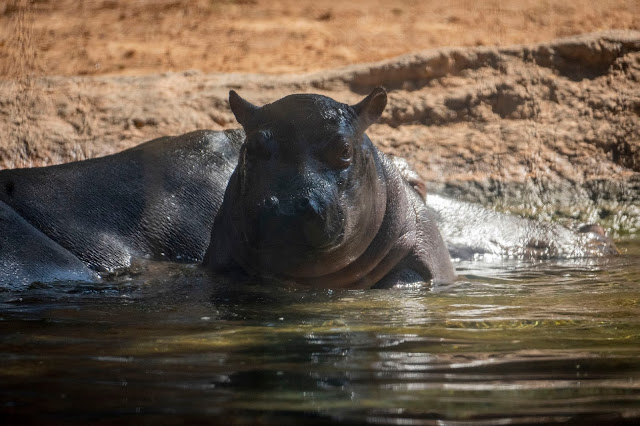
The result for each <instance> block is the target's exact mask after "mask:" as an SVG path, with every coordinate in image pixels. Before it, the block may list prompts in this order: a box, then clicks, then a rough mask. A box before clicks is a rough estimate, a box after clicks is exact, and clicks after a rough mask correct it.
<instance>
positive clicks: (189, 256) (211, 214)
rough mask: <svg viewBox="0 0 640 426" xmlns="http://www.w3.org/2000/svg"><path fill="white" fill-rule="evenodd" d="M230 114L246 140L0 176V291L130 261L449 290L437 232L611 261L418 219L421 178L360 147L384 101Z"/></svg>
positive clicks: (543, 234) (486, 225)
mask: <svg viewBox="0 0 640 426" xmlns="http://www.w3.org/2000/svg"><path fill="white" fill-rule="evenodd" d="M230 105H231V108H232V110H233V112H234V114H235V115H236V117H237V119H238V121H239V122H240V124H241V125H242V126H243V128H244V130H230V131H224V132H215V131H196V132H192V133H187V134H184V135H180V136H175V137H163V138H159V139H155V140H152V141H149V142H146V143H143V144H141V145H139V146H137V147H134V148H131V149H128V150H125V151H123V152H121V153H118V154H114V155H110V156H106V157H102V158H96V159H91V160H86V161H80V162H74V163H68V164H62V165H58V166H51V167H42V168H32V169H16V170H4V171H0V203H1V204H0V211H1V213H2V215H1V217H0V235H2V239H0V267H2V266H4V267H2V268H0V285H4V286H6V285H16V283H24V282H28V281H43V282H46V281H56V280H69V279H70V280H81V281H84V280H91V279H95V278H94V277H95V274H94V272H93V271H99V272H113V271H118V270H120V269H126V268H128V267H130V266H131V264H132V262H135V260H136V259H156V260H168V261H174V262H188V263H200V262H203V261H204V265H205V267H207V268H209V269H211V270H214V271H218V272H225V273H233V274H234V276H250V277H251V276H259V277H266V278H274V279H276V280H284V281H293V282H296V283H299V284H303V285H309V286H320V287H332V288H368V287H371V286H374V285H377V286H380V287H387V286H390V285H393V284H398V283H408V282H415V281H429V280H433V281H434V282H449V281H452V280H453V279H454V278H455V276H454V273H453V268H452V266H451V261H450V258H449V254H448V253H447V249H445V244H444V243H443V242H442V239H441V237H440V233H439V231H438V228H437V225H436V222H438V225H439V226H440V227H441V229H442V230H443V231H444V232H443V234H444V236H445V241H447V245H448V246H449V249H450V250H451V251H452V253H453V255H454V257H456V258H469V257H473V256H475V255H477V254H487V253H488V254H492V255H493V254H495V255H496V256H502V255H509V256H516V257H518V256H519V257H536V256H537V257H576V256H591V255H601V254H608V253H611V252H612V251H613V250H614V246H613V245H612V243H611V242H610V240H608V239H607V238H606V237H604V236H603V235H602V232H600V231H599V230H598V229H597V228H591V229H587V231H590V232H587V233H583V234H578V233H575V232H572V231H569V230H567V229H565V228H562V227H560V226H558V225H554V224H540V223H538V222H533V221H529V220H525V219H522V218H516V217H514V216H509V215H504V214H499V213H495V212H491V211H489V210H486V209H483V208H482V207H479V206H472V205H466V204H464V203H457V202H455V201H453V200H446V199H435V198H431V199H430V200H435V201H437V202H434V206H435V208H431V207H430V208H427V207H426V206H425V204H424V202H423V198H422V197H421V195H420V193H422V195H424V184H423V183H422V182H421V181H420V180H419V178H418V177H417V176H416V175H415V174H413V172H411V170H410V169H409V168H408V167H404V166H402V164H401V165H400V166H401V167H400V168H398V167H397V166H396V165H395V164H394V162H392V161H390V160H389V159H388V158H387V157H386V156H385V155H383V154H382V153H380V152H379V151H378V150H377V148H376V147H375V146H374V145H373V144H372V143H371V141H370V140H369V138H368V137H367V136H366V135H365V134H364V131H365V130H366V128H367V127H368V126H369V125H370V124H371V123H373V122H374V121H375V120H376V119H377V118H378V117H379V116H380V114H381V113H382V111H383V109H384V107H385V105H386V92H385V91H384V90H383V89H375V90H374V91H373V92H372V93H371V94H370V95H369V96H367V97H366V98H365V99H364V100H363V101H362V102H360V103H358V104H356V105H353V106H349V105H346V104H342V103H338V102H336V101H334V100H332V99H330V98H327V97H324V96H319V95H292V96H287V97H285V98H283V99H281V100H279V101H276V102H274V103H272V104H269V105H265V106H263V107H261V108H258V107H256V106H253V105H251V104H250V103H248V102H246V101H244V100H243V99H242V98H240V97H239V96H238V95H237V94H235V93H234V92H231V94H230ZM245 132H246V133H245ZM227 184H228V185H227ZM438 200H440V201H438ZM214 220H215V224H214ZM505 223H508V224H509V226H508V227H505V226H503V225H504V224H505ZM496 241H497V242H498V243H497V244H496ZM501 242H506V243H504V244H502V243H501ZM594 242H595V243H594ZM531 247H534V248H535V250H530V249H528V248H531ZM557 247H561V248H562V249H561V250H560V249H556V248H557ZM565 248H566V249H565Z"/></svg>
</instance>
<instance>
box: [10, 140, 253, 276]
mask: <svg viewBox="0 0 640 426" xmlns="http://www.w3.org/2000/svg"><path fill="white" fill-rule="evenodd" d="M243 136H244V135H243V134H242V132H241V131H237V130H236V131H227V132H214V131H196V132H192V133H187V134H184V135H180V136H175V137H163V138H159V139H155V140H152V141H149V142H146V143H143V144H141V145H138V146H136V147H134V148H131V149H128V150H126V151H123V152H120V153H118V154H114V155H110V156H106V157H101V158H96V159H91V160H86V161H79V162H73V163H67V164H62V165H58V166H51V167H41V168H32V169H16V170H5V171H0V201H3V202H4V203H6V204H7V205H9V206H10V207H11V208H13V210H15V212H17V213H18V214H19V215H20V216H21V217H22V218H24V219H25V220H26V221H27V222H28V223H30V224H31V225H33V226H34V227H35V228H37V229H39V230H40V231H41V232H43V233H44V234H45V235H47V236H48V237H49V238H51V239H52V240H53V241H55V242H57V243H58V244H59V245H61V246H62V247H64V248H65V249H67V250H68V251H70V252H71V253H73V254H74V255H76V256H77V257H78V258H80V259H81V260H83V261H85V262H86V263H87V264H89V265H90V266H91V267H93V268H94V269H97V270H111V269H114V268H119V267H127V266H128V265H129V264H130V261H131V258H132V257H148V258H165V259H167V260H174V261H192V262H198V261H200V260H201V259H202V256H203V254H204V251H205V250H206V247H207V245H208V243H209V238H210V230H211V226H212V223H213V219H214V217H215V215H216V213H217V211H218V209H219V207H220V204H221V203H222V197H223V194H224V190H225V188H226V185H227V182H228V180H229V177H230V175H231V173H232V172H233V168H234V167H235V164H236V162H237V156H238V151H239V147H240V144H241V143H242V139H243Z"/></svg>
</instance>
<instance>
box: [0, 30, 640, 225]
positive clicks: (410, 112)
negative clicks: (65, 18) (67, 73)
mask: <svg viewBox="0 0 640 426" xmlns="http://www.w3.org/2000/svg"><path fill="white" fill-rule="evenodd" d="M377 85H381V86H384V87H386V88H387V89H389V90H390V91H391V93H390V97H389V106H388V107H387V110H386V111H385V113H384V115H383V117H382V119H381V122H380V123H379V124H378V125H376V126H374V127H372V128H371V129H370V131H369V135H370V136H371V138H372V139H373V140H374V141H375V142H376V143H377V144H378V146H380V147H381V148H382V149H383V150H384V151H386V152H390V153H394V154H398V155H401V156H405V157H407V158H408V159H409V160H410V162H411V163H412V164H413V165H414V166H415V167H416V168H417V170H418V172H419V173H420V174H421V175H422V176H423V177H424V178H425V179H426V180H427V181H428V190H429V191H431V192H439V193H444V194H447V195H450V196H456V197H460V198H463V199H466V200H473V201H480V202H483V203H485V204H492V205H497V206H498V207H503V208H506V209H511V210H514V209H515V210H518V211H522V212H524V213H527V214H533V215H542V216H555V217H560V218H565V219H572V220H576V221H585V222H586V221H600V222H604V223H605V225H608V226H613V227H614V228H616V229H617V230H618V231H619V232H622V233H624V232H636V231H638V230H639V229H640V207H639V206H640V33H638V32H632V31H618V32H607V33H598V34H593V35H585V36H579V37H573V38H567V39H561V40H557V41H554V42H551V43H543V44H538V45H526V46H512V47H504V48H489V47H478V48H447V49H435V50H427V51H423V52H419V53H414V54H409V55H405V56H401V57H398V58H394V59H389V60H385V61H382V62H377V63H371V64H363V65H353V66H348V67H345V68H339V69H335V70H330V71H322V72H313V73H308V74H298V75H281V76H272V75H257V74H203V73H200V72H197V71H193V72H182V73H165V74H160V75H148V76H139V77H130V76H98V77H45V78H39V79H22V80H17V81H16V80H5V81H2V83H0V134H2V135H5V136H4V137H3V138H2V142H1V143H2V145H1V146H0V165H1V166H2V167H22V166H34V165H46V164H55V163H60V162H64V161H71V160H77V159H84V158H88V157H94V156H99V155H105V154H109V153H113V152H116V151H119V150H122V149H124V148H127V147H130V146H133V145H135V144H137V143H139V142H142V141H144V140H148V139H150V138H153V137H156V136H160V135H167V134H178V133H182V132H187V131H190V130H194V129H199V128H210V129H222V128H230V127H237V125H236V123H235V122H234V121H233V117H232V115H231V113H230V112H229V110H228V105H227V101H226V98H227V93H228V91H229V89H231V88H233V89H235V90H237V91H239V92H240V93H241V94H242V95H243V97H245V98H247V99H249V100H251V101H252V102H254V103H257V104H260V103H266V102H270V101H273V100H275V99H277V98H280V97H282V96H284V95H286V94H289V93H292V92H315V93H322V94H326V95H328V96H331V97H333V98H335V99H338V100H342V101H345V102H354V101H356V100H357V99H359V98H360V97H361V96H362V95H363V94H364V93H367V92H368V91H369V90H370V89H371V88H372V87H374V86H377Z"/></svg>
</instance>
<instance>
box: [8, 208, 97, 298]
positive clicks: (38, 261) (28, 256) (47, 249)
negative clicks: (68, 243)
mask: <svg viewBox="0 0 640 426" xmlns="http://www.w3.org/2000/svg"><path fill="white" fill-rule="evenodd" d="M96 279H98V276H97V274H96V273H94V272H93V271H91V270H89V268H87V266H86V265H85V264H84V263H82V262H81V261H80V260H79V259H78V258H76V257H75V256H74V255H72V254H71V253H70V252H69V251H67V250H65V249H64V248H63V247H61V246H60V245H59V244H57V243H56V242H54V241H53V240H51V239H50V238H49V237H47V236H46V235H44V234H43V233H42V232H40V231H39V230H37V229H36V228H35V227H33V226H32V225H31V224H30V223H29V222H27V221H26V220H24V219H23V218H22V217H21V216H20V215H19V214H17V213H16V212H15V211H14V210H13V209H12V208H11V207H9V206H7V205H6V204H5V203H3V202H0V287H4V288H13V289H19V288H20V287H22V286H24V285H28V284H30V283H32V282H36V281H38V282H52V281H95V280H96Z"/></svg>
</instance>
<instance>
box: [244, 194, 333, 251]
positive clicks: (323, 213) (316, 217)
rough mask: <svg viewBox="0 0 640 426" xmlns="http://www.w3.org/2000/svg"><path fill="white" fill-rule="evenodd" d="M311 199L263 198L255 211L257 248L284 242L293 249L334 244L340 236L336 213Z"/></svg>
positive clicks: (308, 197)
mask: <svg viewBox="0 0 640 426" xmlns="http://www.w3.org/2000/svg"><path fill="white" fill-rule="evenodd" d="M331 210H332V209H329V208H327V206H326V204H325V203H323V202H322V201H320V200H316V199H314V198H313V197H312V196H307V195H302V196H299V197H294V198H287V199H282V200H281V199H279V198H278V197H276V196H275V195H272V196H269V197H267V198H265V200H264V201H263V202H262V203H261V206H260V208H259V213H258V218H257V221H256V229H255V232H254V236H255V242H256V244H257V245H259V246H271V245H273V244H278V243H284V244H291V245H293V246H300V245H303V246H309V247H312V248H317V249H319V248H324V247H328V246H331V245H333V244H336V243H337V242H339V239H340V238H341V237H342V235H343V233H344V232H343V229H342V223H343V221H341V220H337V221H336V220H335V219H336V216H339V212H333V211H331Z"/></svg>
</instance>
